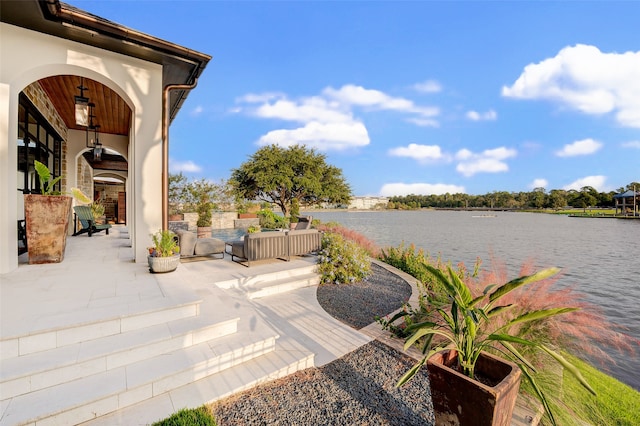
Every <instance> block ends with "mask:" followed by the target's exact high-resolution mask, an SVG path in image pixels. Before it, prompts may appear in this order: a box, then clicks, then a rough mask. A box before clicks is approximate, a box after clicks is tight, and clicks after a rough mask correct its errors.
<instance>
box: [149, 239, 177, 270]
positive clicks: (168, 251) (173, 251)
mask: <svg viewBox="0 0 640 426" xmlns="http://www.w3.org/2000/svg"><path fill="white" fill-rule="evenodd" d="M151 239H152V240H153V247H149V256H148V257H147V260H148V262H149V271H150V272H153V273H162V272H171V271H175V270H176V268H177V267H178V264H179V263H180V247H179V246H178V240H177V238H176V234H174V233H173V232H172V231H170V230H161V231H158V232H156V233H155V234H152V235H151Z"/></svg>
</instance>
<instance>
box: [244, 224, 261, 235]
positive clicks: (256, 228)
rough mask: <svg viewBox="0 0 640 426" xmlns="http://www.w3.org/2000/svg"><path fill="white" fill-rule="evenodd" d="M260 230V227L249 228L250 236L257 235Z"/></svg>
mask: <svg viewBox="0 0 640 426" xmlns="http://www.w3.org/2000/svg"><path fill="white" fill-rule="evenodd" d="M260 230H261V229H260V225H251V226H250V227H248V228H247V232H248V233H249V234H255V233H256V232H260Z"/></svg>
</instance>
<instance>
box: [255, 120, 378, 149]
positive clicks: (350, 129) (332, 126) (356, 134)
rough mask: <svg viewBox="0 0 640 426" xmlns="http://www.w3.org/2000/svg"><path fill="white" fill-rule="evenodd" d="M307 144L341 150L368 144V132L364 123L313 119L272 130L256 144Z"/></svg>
mask: <svg viewBox="0 0 640 426" xmlns="http://www.w3.org/2000/svg"><path fill="white" fill-rule="evenodd" d="M272 144H276V145H280V146H292V145H297V144H301V145H307V146H308V147H310V148H315V149H318V150H320V151H329V150H336V151H341V150H345V149H349V148H353V147H360V146H366V145H368V144H369V134H368V132H367V128H366V127H365V126H364V124H362V123H360V122H355V121H353V122H350V123H320V122H317V121H313V122H311V123H307V124H306V125H305V126H304V127H300V128H297V129H290V130H289V129H280V130H272V131H270V132H269V133H267V134H266V135H264V136H262V137H261V138H260V139H259V140H258V145H260V146H264V145H272Z"/></svg>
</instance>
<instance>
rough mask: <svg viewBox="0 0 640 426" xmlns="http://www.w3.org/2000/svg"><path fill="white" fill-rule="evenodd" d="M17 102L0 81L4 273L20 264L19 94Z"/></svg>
mask: <svg viewBox="0 0 640 426" xmlns="http://www.w3.org/2000/svg"><path fill="white" fill-rule="evenodd" d="M15 98H16V99H15V100H14V102H12V97H11V87H10V86H9V85H8V84H4V83H0V182H2V184H1V185H0V200H2V202H0V229H1V230H2V231H1V233H2V237H1V238H0V274H3V273H6V272H10V271H12V270H14V269H16V268H17V267H18V247H17V245H16V241H17V240H18V228H17V226H18V225H17V220H18V211H17V209H18V203H17V197H18V193H17V190H16V189H17V178H16V170H17V156H18V152H17V144H16V139H17V137H18V129H17V120H18V117H17V114H18V112H17V111H18V106H17V95H16V96H15Z"/></svg>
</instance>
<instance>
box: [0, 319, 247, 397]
mask: <svg viewBox="0 0 640 426" xmlns="http://www.w3.org/2000/svg"><path fill="white" fill-rule="evenodd" d="M238 321H239V319H238V318H233V319H229V320H223V321H219V322H216V323H213V324H211V323H210V320H205V319H203V318H201V317H189V318H184V319H179V320H176V321H172V322H168V323H164V324H158V325H153V326H150V327H146V328H142V329H137V330H131V331H128V332H124V333H119V334H114V335H111V336H107V337H103V338H100V339H93V340H90V341H86V342H82V343H76V344H71V345H66V346H63V347H59V348H55V349H51V350H47V351H41V352H36V353H33V354H29V355H24V356H20V357H13V358H8V359H5V360H3V362H2V370H0V388H1V389H2V390H1V391H0V399H7V398H12V397H15V396H18V395H22V394H26V393H29V392H34V391H37V390H40V389H44V388H47V387H50V386H55V385H59V384H62V383H65V382H68V381H72V380H77V379H81V378H82V377H85V376H87V375H91V374H97V373H100V372H104V371H108V370H112V369H115V368H118V367H121V366H123V365H128V364H131V363H134V362H137V361H141V360H144V359H148V358H152V357H154V356H157V355H161V354H164V353H167V352H170V351H174V350H178V349H180V348H185V347H188V346H192V345H196V344H198V343H202V342H206V341H208V340H212V339H216V338H218V337H223V336H227V335H230V334H233V333H235V332H236V331H237V329H238Z"/></svg>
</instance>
